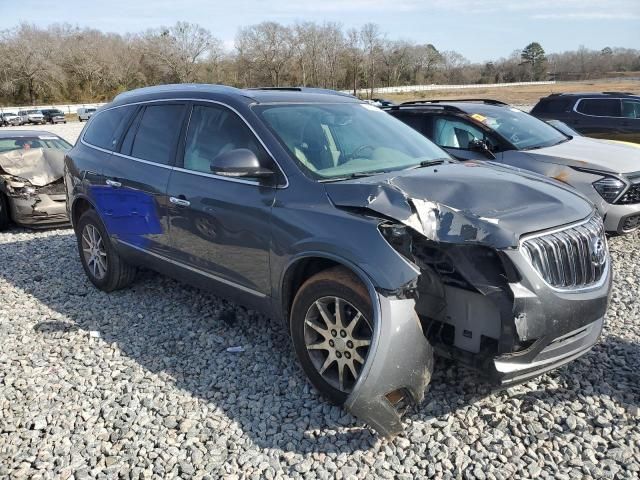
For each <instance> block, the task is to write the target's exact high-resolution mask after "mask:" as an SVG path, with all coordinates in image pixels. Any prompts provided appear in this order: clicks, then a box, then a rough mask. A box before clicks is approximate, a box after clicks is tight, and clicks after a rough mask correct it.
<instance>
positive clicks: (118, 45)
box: [0, 22, 640, 105]
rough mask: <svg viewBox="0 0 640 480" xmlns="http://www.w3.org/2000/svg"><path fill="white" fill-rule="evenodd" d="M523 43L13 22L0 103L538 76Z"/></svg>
mask: <svg viewBox="0 0 640 480" xmlns="http://www.w3.org/2000/svg"><path fill="white" fill-rule="evenodd" d="M529 47H531V48H528V49H524V50H515V51H514V52H513V53H512V54H511V55H509V56H508V57H506V58H499V59H495V60H493V61H490V62H486V63H485V64H482V65H481V64H474V63H471V62H469V61H468V60H467V59H466V58H464V57H463V56H462V55H461V54H460V53H458V52H454V51H444V52H439V51H438V49H436V47H435V46H434V45H432V44H429V43H426V44H415V43H413V42H411V41H404V40H393V39H391V40H386V39H385V36H384V34H383V32H382V31H381V30H380V27H378V26H377V25H375V24H366V25H364V26H363V27H362V28H361V29H360V30H356V29H350V30H347V31H345V30H344V29H343V28H342V26H341V25H340V24H337V23H322V24H320V23H314V22H300V23H296V24H294V25H292V26H287V25H282V24H280V23H275V22H265V23H261V24H257V25H250V26H248V27H245V28H241V29H239V31H238V33H237V35H236V38H235V48H234V49H233V51H225V49H224V47H223V44H222V43H221V42H220V41H219V40H218V39H216V38H215V37H214V36H213V35H212V34H211V33H210V32H209V31H207V30H205V29H204V28H202V27H200V26H198V25H195V24H190V23H185V22H178V23H176V24H175V25H174V26H173V27H169V28H160V29H156V30H150V31H147V32H143V33H138V34H136V33H133V34H127V35H118V34H107V33H103V32H101V31H99V30H95V29H88V28H79V27H76V26H70V25H64V24H63V25H51V26H49V27H46V28H40V27H36V26H34V25H29V24H22V25H19V26H17V27H16V28H13V29H11V30H6V31H3V32H0V104H10V105H16V104H26V103H31V104H34V103H35V102H40V103H47V102H54V101H64V102H67V101H73V102H75V101H82V102H89V101H97V100H109V99H110V98H113V96H114V95H116V94H117V93H119V92H122V91H125V90H130V89H132V88H137V87H141V86H145V85H156V84H161V83H170V82H193V81H199V82H213V83H224V84H227V85H233V86H239V87H248V86H258V85H275V86H279V85H292V84H302V85H313V86H322V87H328V88H334V89H345V90H347V89H349V90H352V91H353V93H354V94H357V93H358V91H359V89H360V88H361V87H366V89H367V95H368V96H372V95H373V92H374V89H375V87H376V86H378V85H383V84H384V85H402V84H414V85H417V84H421V83H443V84H447V83H449V84H451V83H477V82H484V83H493V82H516V81H522V80H528V79H530V78H531V77H532V76H533V78H544V76H545V75H546V70H547V69H546V67H543V66H544V65H545V62H544V61H543V60H542V56H541V55H539V54H538V53H540V52H539V51H538V49H537V47H536V48H533V47H532V46H531V45H530V46H529ZM534 47H535V45H534ZM536 52H538V53H536ZM530 54H533V57H532V56H531V55H530ZM546 57H547V64H548V65H549V66H550V73H551V74H552V76H553V78H556V79H559V80H577V79H588V78H594V77H596V76H601V75H604V74H609V72H625V71H639V70H640V51H639V50H637V49H631V48H617V47H605V48H603V49H599V50H590V49H587V48H585V47H580V48H578V49H576V50H572V51H567V52H560V53H552V54H548V55H546ZM523 60H524V61H523ZM532 62H533V63H532ZM534 64H535V65H534ZM534 66H535V67H536V68H535V69H534Z"/></svg>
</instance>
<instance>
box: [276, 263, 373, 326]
mask: <svg viewBox="0 0 640 480" xmlns="http://www.w3.org/2000/svg"><path fill="white" fill-rule="evenodd" d="M332 267H344V268H346V269H347V270H349V271H350V272H352V273H353V274H354V275H356V277H357V278H358V279H359V280H360V282H362V284H363V285H364V287H365V288H366V289H367V292H368V293H369V297H370V299H371V304H372V308H373V312H374V318H378V315H379V308H380V307H379V302H378V298H377V293H376V288H375V286H374V284H373V281H372V280H371V278H370V277H369V276H368V275H367V274H366V273H365V272H364V270H362V269H361V268H360V267H358V266H357V265H355V264H354V263H352V262H349V261H348V260H346V259H344V258H341V257H339V256H336V255H331V254H328V253H325V252H307V253H304V254H300V255H297V256H295V257H294V258H292V259H291V260H290V261H289V263H288V264H287V266H286V267H285V268H284V270H283V273H282V276H281V280H280V284H279V287H280V295H279V297H278V298H279V304H278V305H277V308H278V309H279V311H280V313H281V318H282V321H283V323H284V324H285V325H287V326H288V324H289V316H290V313H291V306H292V305H293V299H294V298H295V295H296V292H297V291H298V290H299V288H300V287H301V286H302V284H303V283H304V282H305V281H306V280H307V279H309V278H310V277H311V276H313V275H315V274H316V273H318V272H321V271H323V270H326V269H329V268H332Z"/></svg>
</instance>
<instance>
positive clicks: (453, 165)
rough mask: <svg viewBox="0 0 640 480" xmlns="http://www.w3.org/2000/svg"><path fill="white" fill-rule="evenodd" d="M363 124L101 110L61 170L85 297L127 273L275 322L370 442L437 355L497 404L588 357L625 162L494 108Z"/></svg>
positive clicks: (636, 158)
mask: <svg viewBox="0 0 640 480" xmlns="http://www.w3.org/2000/svg"><path fill="white" fill-rule="evenodd" d="M377 105H383V103H382V102H381V101H378V102H377ZM377 105H373V104H371V103H368V102H363V101H360V100H358V99H356V98H354V97H352V96H349V95H345V94H340V93H338V92H333V91H329V90H320V89H309V88H286V89H250V90H238V89H235V88H230V87H222V86H212V85H195V86H194V85H190V86H182V85H173V86H159V87H150V88H144V89H139V90H134V91H132V92H127V93H124V94H121V95H118V96H117V97H116V98H115V99H114V100H113V102H112V103H110V104H109V105H106V106H105V107H103V108H101V109H99V110H97V111H96V112H95V113H94V114H92V116H91V118H89V121H88V122H87V125H86V126H85V127H84V129H83V131H82V133H81V134H80V137H79V139H78V141H77V142H76V144H75V146H74V147H73V148H71V149H70V150H69V151H67V153H66V157H65V166H64V184H65V185H66V194H65V195H64V197H65V200H66V202H64V201H63V202H62V204H64V205H66V212H67V217H65V218H68V219H69V220H70V221H71V223H72V225H73V228H74V230H75V233H76V239H77V244H78V253H79V257H80V261H81V263H82V266H83V268H84V271H85V273H86V275H87V277H88V278H89V280H90V281H91V282H92V283H93V284H94V285H95V286H96V287H97V288H99V289H101V290H104V291H107V292H110V291H113V290H117V289H120V288H125V287H127V286H128V285H129V284H131V282H133V281H134V279H135V272H136V268H137V267H138V266H143V267H147V268H151V269H155V270H156V271H158V272H162V273H164V274H167V275H170V276H173V277H175V278H178V279H181V280H183V281H186V282H189V283H192V284H194V285H196V286H198V287H201V288H204V289H207V290H211V291H214V292H216V293H217V294H218V295H222V296H225V297H227V298H229V299H231V300H233V301H235V302H237V303H240V304H243V305H246V306H248V307H251V308H253V309H256V310H259V311H262V312H264V313H265V314H266V315H268V316H270V317H272V318H275V319H279V320H281V321H282V323H283V325H284V327H285V328H286V329H287V331H288V332H289V333H290V335H291V339H292V343H293V346H294V350H295V352H296V355H297V357H298V360H299V362H300V364H301V366H302V369H303V370H304V372H305V373H306V375H307V376H308V378H309V380H310V382H311V383H312V384H313V385H314V386H315V388H316V389H317V390H318V391H319V392H321V393H322V394H323V395H324V396H326V397H327V398H328V399H330V400H331V401H332V402H335V403H338V404H341V405H344V406H345V407H346V408H347V409H348V410H349V411H350V412H352V413H353V414H354V415H356V416H359V417H360V418H362V419H363V420H365V421H366V422H367V423H368V424H369V425H371V426H372V427H373V428H375V429H376V430H377V431H378V432H380V433H381V434H382V435H385V436H393V435H395V434H397V433H399V432H400V431H401V430H402V421H401V417H402V415H403V413H404V411H405V410H406V409H407V408H408V407H409V406H411V405H417V404H419V403H420V401H421V400H422V399H423V397H424V392H425V388H426V387H427V385H428V384H429V382H430V380H431V374H432V370H433V356H434V354H440V355H444V356H447V357H450V358H454V359H456V360H458V361H460V362H461V363H463V364H465V365H467V366H469V367H471V368H475V369H477V370H479V371H480V372H482V373H483V374H484V375H485V376H486V377H487V379H489V381H491V382H493V383H494V384H496V385H498V386H506V385H512V384H515V383H520V382H524V381H527V380H528V379H530V378H532V377H535V376H537V375H540V374H542V373H544V372H547V371H549V370H552V369H554V368H557V367H559V366H561V365H564V364H566V363H568V362H570V361H572V360H574V359H576V358H578V357H580V356H581V355H584V354H585V353H586V352H588V351H589V350H590V349H591V347H592V346H593V345H594V344H595V343H596V341H597V339H598V338H599V335H600V332H601V330H602V327H603V322H604V316H605V313H606V309H607V306H608V300H609V296H610V292H611V286H612V281H613V280H612V266H611V258H610V256H609V251H608V246H607V240H606V237H605V230H608V231H611V232H614V233H617V234H627V233H629V232H631V231H634V230H636V229H638V228H639V227H640V225H639V224H638V223H639V222H638V218H639V216H640V196H639V195H638V192H639V191H640V190H639V188H640V175H639V172H640V150H639V149H637V148H633V147H630V146H624V145H619V144H610V143H605V142H602V141H600V140H593V139H589V138H585V137H582V136H580V135H572V134H571V133H570V130H564V132H565V133H563V129H562V128H564V127H562V124H557V125H549V124H548V123H545V122H543V121H541V120H538V119H536V118H535V117H533V116H531V115H529V114H526V113H524V112H521V111H519V110H517V109H514V108H511V107H510V106H508V105H505V104H502V103H499V102H495V101H491V100H464V101H446V102H444V101H429V102H409V103H406V104H402V105H389V104H386V105H384V106H383V108H382V109H381V108H379V107H378V106H377ZM565 127H566V126H565ZM566 128H568V127H566ZM41 133H42V132H41ZM43 137H45V135H40V136H39V139H40V140H44V139H45V138H43ZM13 141H14V145H9V147H11V148H10V150H11V151H9V152H8V153H9V155H8V157H9V158H8V159H6V160H4V163H3V160H2V154H1V153H0V167H2V168H4V170H5V172H4V173H5V174H6V175H4V176H3V177H2V178H6V182H7V183H8V184H9V185H10V186H11V188H14V190H17V189H20V188H22V189H23V190H19V191H18V193H17V194H12V195H13V196H12V201H15V200H13V199H16V198H20V199H22V198H23V196H26V197H28V198H31V199H33V195H36V194H42V192H41V191H40V192H38V191H37V188H36V186H35V183H34V180H33V178H30V179H29V178H26V174H27V173H29V172H23V173H20V172H18V171H12V170H11V168H15V165H16V164H18V163H20V161H23V160H20V161H18V157H20V158H21V159H24V158H28V157H29V150H30V149H31V148H32V147H36V150H46V149H41V146H42V145H40V144H36V145H29V148H27V149H26V150H25V149H24V148H21V149H19V152H18V153H14V154H12V151H14V150H18V147H20V146H21V145H22V144H23V143H20V142H23V141H22V140H20V141H17V140H13ZM0 145H1V144H0ZM65 148H68V146H65ZM12 155H13V156H12ZM14 157H15V158H14ZM39 158H40V160H43V159H46V155H40V157H39ZM33 165H35V163H34V164H33ZM5 166H8V168H5ZM55 171H56V172H61V171H62V168H61V166H60V164H59V163H56V167H55ZM30 173H33V172H30ZM7 175H9V176H10V178H7ZM54 176H57V174H56V175H54ZM52 178H53V177H52ZM23 180H28V181H29V182H30V184H29V185H27V184H24V185H18V184H19V183H20V182H22V181H23ZM56 181H57V182H59V180H56ZM11 182H13V183H11ZM54 183H55V182H54ZM56 185H58V183H56ZM27 187H31V190H28V191H27V190H24V189H26V188H27ZM55 188H58V187H57V186H56V187H55ZM57 193H58V190H56V194H57ZM29 195H31V196H30V197H29ZM0 198H8V197H7V194H5V197H2V193H0ZM33 205H35V206H39V205H40V204H39V203H38V202H35V203H33ZM35 206H34V212H35V208H36V207H35ZM1 207H2V204H1V203H0V208H1ZM14 208H15V207H14ZM5 210H6V206H5ZM9 210H11V207H10V208H9ZM0 211H1V210H0ZM43 211H44V214H43V213H42V212H43ZM48 213H49V212H48V211H47V208H43V209H40V210H39V212H38V215H41V217H40V218H45V217H46V215H48ZM34 216H36V215H34ZM0 226H1V225H0ZM256 328H260V327H259V326H258V325H256Z"/></svg>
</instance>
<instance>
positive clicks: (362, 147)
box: [349, 145, 376, 159]
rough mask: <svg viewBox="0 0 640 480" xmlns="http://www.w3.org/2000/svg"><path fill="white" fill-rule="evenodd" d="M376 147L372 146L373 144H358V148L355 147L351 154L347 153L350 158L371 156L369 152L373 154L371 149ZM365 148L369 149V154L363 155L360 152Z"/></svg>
mask: <svg viewBox="0 0 640 480" xmlns="http://www.w3.org/2000/svg"><path fill="white" fill-rule="evenodd" d="M375 149H376V147H374V146H373V145H360V146H359V147H358V148H356V149H355V150H354V151H353V152H351V155H349V158H350V159H354V158H360V157H361V158H371V154H373V151H374V150H375ZM365 150H371V154H370V155H369V156H366V155H363V154H362V153H363V152H364V151H365Z"/></svg>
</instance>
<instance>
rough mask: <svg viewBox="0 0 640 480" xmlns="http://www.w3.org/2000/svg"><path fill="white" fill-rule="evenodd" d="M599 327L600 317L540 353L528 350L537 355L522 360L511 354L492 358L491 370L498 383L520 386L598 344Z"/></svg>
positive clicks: (564, 336)
mask: <svg viewBox="0 0 640 480" xmlns="http://www.w3.org/2000/svg"><path fill="white" fill-rule="evenodd" d="M603 324H604V318H600V319H598V320H596V321H595V322H592V323H590V324H588V325H585V326H583V327H579V328H577V329H575V330H572V331H571V332H569V333H566V334H564V335H561V336H559V337H558V338H555V339H553V340H552V341H551V343H549V344H548V345H547V346H545V347H544V348H542V349H541V350H540V349H539V348H532V352H537V353H535V354H534V355H526V357H528V358H526V360H525V361H523V358H522V357H521V358H519V357H518V356H513V355H505V356H501V357H498V358H496V359H495V360H494V367H495V370H496V372H497V373H498V376H499V378H500V384H501V385H504V386H507V385H512V384H516V383H521V382H524V381H527V380H529V379H530V378H532V377H537V376H538V375H542V374H543V373H545V372H548V371H550V370H553V369H556V368H558V367H561V366H563V365H565V364H567V363H569V362H571V361H572V360H575V359H576V358H579V357H581V356H582V355H584V354H585V353H587V352H588V351H589V350H591V348H592V347H593V345H594V344H595V343H596V342H597V341H598V338H599V337H600V333H601V332H602V326H603ZM524 353H527V352H524ZM523 357H524V356H523Z"/></svg>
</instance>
